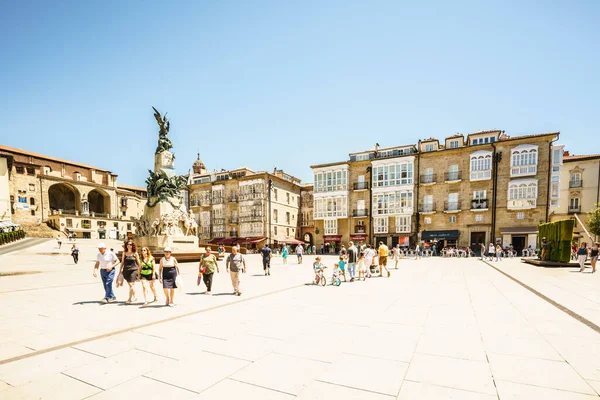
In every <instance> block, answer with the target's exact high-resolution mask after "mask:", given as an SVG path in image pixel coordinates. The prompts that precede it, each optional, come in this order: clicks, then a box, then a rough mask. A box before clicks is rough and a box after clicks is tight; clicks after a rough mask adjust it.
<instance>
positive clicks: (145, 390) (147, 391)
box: [88, 376, 195, 400]
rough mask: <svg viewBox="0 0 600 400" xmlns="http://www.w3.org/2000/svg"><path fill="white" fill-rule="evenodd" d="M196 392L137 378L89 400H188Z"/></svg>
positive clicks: (141, 377)
mask: <svg viewBox="0 0 600 400" xmlns="http://www.w3.org/2000/svg"><path fill="white" fill-rule="evenodd" d="M194 396H195V393H194V392H190V391H188V390H185V389H182V388H178V387H176V386H173V385H168V384H165V383H163V382H159V381H156V380H154V379H149V378H145V377H143V376H140V377H137V378H135V379H132V380H130V381H127V382H124V383H122V384H120V385H118V386H115V387H113V388H110V389H108V390H106V391H104V392H101V393H99V394H96V395H94V396H92V397H89V398H88V399H89V400H116V399H132V400H134V399H143V400H166V399H168V400H188V399H191V398H193V397H194Z"/></svg>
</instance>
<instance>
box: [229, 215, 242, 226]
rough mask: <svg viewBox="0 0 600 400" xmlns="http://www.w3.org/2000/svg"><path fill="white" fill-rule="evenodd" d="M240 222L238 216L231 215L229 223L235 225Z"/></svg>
mask: <svg viewBox="0 0 600 400" xmlns="http://www.w3.org/2000/svg"><path fill="white" fill-rule="evenodd" d="M239 222H240V220H239V219H238V218H237V217H231V218H229V223H230V224H233V225H237V224H238V223H239Z"/></svg>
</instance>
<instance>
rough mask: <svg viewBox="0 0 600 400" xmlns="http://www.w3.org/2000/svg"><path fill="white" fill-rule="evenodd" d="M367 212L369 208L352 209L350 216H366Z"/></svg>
mask: <svg viewBox="0 0 600 400" xmlns="http://www.w3.org/2000/svg"><path fill="white" fill-rule="evenodd" d="M368 214H369V210H365V209H361V210H352V216H353V217H355V218H357V217H366V216H368Z"/></svg>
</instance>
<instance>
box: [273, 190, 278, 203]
mask: <svg viewBox="0 0 600 400" xmlns="http://www.w3.org/2000/svg"><path fill="white" fill-rule="evenodd" d="M273 200H275V201H277V189H273Z"/></svg>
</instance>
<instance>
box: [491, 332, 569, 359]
mask: <svg viewBox="0 0 600 400" xmlns="http://www.w3.org/2000/svg"><path fill="white" fill-rule="evenodd" d="M484 345H485V348H486V349H487V351H488V353H495V354H505V355H513V356H524V357H528V358H541V359H545V360H554V361H563V358H562V357H561V356H560V354H558V353H557V352H556V350H554V349H553V348H552V346H551V345H550V344H549V343H548V342H547V341H546V340H543V339H523V338H518V337H511V336H506V337H503V338H501V339H499V338H498V337H493V338H491V339H489V340H488V339H487V338H485V337H484Z"/></svg>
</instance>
